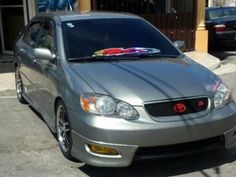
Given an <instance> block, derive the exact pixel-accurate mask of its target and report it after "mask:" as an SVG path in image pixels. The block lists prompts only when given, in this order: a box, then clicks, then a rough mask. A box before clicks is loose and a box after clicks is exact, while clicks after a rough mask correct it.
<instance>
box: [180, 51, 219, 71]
mask: <svg viewBox="0 0 236 177" xmlns="http://www.w3.org/2000/svg"><path fill="white" fill-rule="evenodd" d="M184 54H185V55H186V56H187V57H189V58H191V59H192V60H194V61H195V62H197V63H199V64H201V65H203V66H204V67H206V68H208V69H209V70H211V71H213V70H215V69H217V68H219V67H220V65H221V61H220V59H219V58H217V57H215V56H213V55H210V54H209V53H204V52H197V51H193V52H186V53H184Z"/></svg>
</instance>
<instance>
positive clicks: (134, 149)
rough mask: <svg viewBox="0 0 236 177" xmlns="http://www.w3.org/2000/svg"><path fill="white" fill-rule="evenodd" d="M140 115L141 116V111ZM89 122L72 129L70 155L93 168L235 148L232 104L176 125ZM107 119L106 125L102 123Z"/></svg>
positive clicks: (121, 121)
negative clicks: (106, 151) (94, 148)
mask: <svg viewBox="0 0 236 177" xmlns="http://www.w3.org/2000/svg"><path fill="white" fill-rule="evenodd" d="M139 113H140V115H142V112H140V110H139ZM85 119H86V118H85ZM88 119H89V118H88ZM91 119H93V120H94V121H93V122H92V123H91V122H90V121H88V122H87V123H86V124H87V125H83V126H86V132H84V131H81V133H80V132H78V131H75V130H73V132H72V140H73V148H72V155H73V156H74V157H75V158H78V159H80V160H81V161H83V162H85V163H87V164H90V165H94V166H107V167H108V166H109V167H123V166H129V165H130V164H131V163H132V161H134V160H149V159H160V158H168V157H176V156H180V155H186V154H190V153H196V152H199V151H204V150H209V149H212V148H217V147H219V146H222V147H225V148H231V147H234V146H235V145H236V108H235V104H234V103H232V104H229V105H227V106H226V107H225V108H223V109H221V110H212V111H211V112H210V113H209V114H206V115H205V116H203V117H201V118H198V119H193V120H186V121H179V122H155V121H153V120H151V119H150V122H152V123H150V122H149V123H147V122H146V123H145V122H142V126H140V125H139V123H138V122H128V121H125V120H119V121H118V120H117V121H115V120H114V119H112V118H111V120H110V121H111V122H109V118H104V119H103V118H100V119H101V121H102V123H101V124H100V123H99V122H96V118H91ZM106 119H107V121H108V123H107V124H106V122H104V121H106ZM113 121H115V122H113ZM141 121H142V120H141ZM112 122H113V123H114V124H115V125H113V124H112ZM121 123H122V124H123V125H122V124H121ZM84 133H85V134H84ZM213 140H214V141H213ZM203 142H204V143H203ZM201 143H203V144H201ZM199 144H201V146H199ZM87 145H98V146H103V147H104V146H105V147H110V148H113V149H115V150H116V151H117V152H118V154H119V155H116V156H112V155H109V156H108V155H101V154H96V153H93V152H91V151H90V150H89V148H88V147H87ZM190 145H191V146H190ZM177 147H185V148H177ZM160 149H162V150H163V149H164V151H161V150H160ZM165 149H171V151H165Z"/></svg>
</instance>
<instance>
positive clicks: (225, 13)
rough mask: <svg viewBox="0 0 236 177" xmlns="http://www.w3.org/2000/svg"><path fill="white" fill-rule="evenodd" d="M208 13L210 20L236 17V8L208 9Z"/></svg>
mask: <svg viewBox="0 0 236 177" xmlns="http://www.w3.org/2000/svg"><path fill="white" fill-rule="evenodd" d="M207 13H208V18H209V19H210V20H214V19H218V18H231V17H236V8H219V9H208V11H207Z"/></svg>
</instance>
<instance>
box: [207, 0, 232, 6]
mask: <svg viewBox="0 0 236 177" xmlns="http://www.w3.org/2000/svg"><path fill="white" fill-rule="evenodd" d="M208 6H209V7H213V6H236V0H208Z"/></svg>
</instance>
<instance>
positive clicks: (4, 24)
mask: <svg viewBox="0 0 236 177" xmlns="http://www.w3.org/2000/svg"><path fill="white" fill-rule="evenodd" d="M26 13H27V10H26V0H7V1H6V0H0V39H1V45H0V46H1V51H2V54H13V50H14V43H15V39H16V38H17V36H18V34H19V32H20V31H21V30H22V29H23V27H24V26H25V24H26V23H27V14H26Z"/></svg>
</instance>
